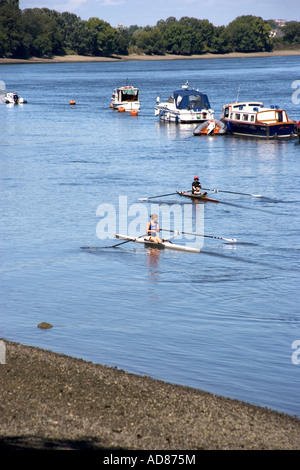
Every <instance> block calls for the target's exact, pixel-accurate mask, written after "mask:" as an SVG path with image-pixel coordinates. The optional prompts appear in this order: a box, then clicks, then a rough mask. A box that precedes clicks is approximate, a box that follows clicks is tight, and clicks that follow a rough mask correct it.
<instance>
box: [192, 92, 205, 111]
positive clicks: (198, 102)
mask: <svg viewBox="0 0 300 470" xmlns="http://www.w3.org/2000/svg"><path fill="white" fill-rule="evenodd" d="M188 107H189V109H193V108H197V109H198V108H203V107H204V103H203V100H202V98H201V96H198V95H190V96H189V104H188Z"/></svg>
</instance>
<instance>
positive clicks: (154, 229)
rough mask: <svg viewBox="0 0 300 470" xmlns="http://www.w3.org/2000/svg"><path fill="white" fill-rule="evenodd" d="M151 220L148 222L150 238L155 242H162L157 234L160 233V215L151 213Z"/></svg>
mask: <svg viewBox="0 0 300 470" xmlns="http://www.w3.org/2000/svg"><path fill="white" fill-rule="evenodd" d="M150 218H151V220H150V221H149V222H148V223H147V229H146V231H147V233H148V235H149V240H150V241H151V242H154V243H162V239H161V238H160V237H159V236H158V235H157V233H159V231H160V228H159V224H158V215H157V214H151V215H150Z"/></svg>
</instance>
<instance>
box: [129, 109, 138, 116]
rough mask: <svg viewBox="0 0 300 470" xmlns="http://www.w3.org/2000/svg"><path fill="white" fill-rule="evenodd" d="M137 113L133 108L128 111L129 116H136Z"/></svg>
mask: <svg viewBox="0 0 300 470" xmlns="http://www.w3.org/2000/svg"><path fill="white" fill-rule="evenodd" d="M138 114H139V113H138V111H137V110H135V109H133V110H132V111H130V116H137V115H138Z"/></svg>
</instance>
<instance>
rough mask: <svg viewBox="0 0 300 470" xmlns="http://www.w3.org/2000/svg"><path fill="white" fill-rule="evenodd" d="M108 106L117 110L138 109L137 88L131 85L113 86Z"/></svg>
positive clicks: (138, 95)
mask: <svg viewBox="0 0 300 470" xmlns="http://www.w3.org/2000/svg"><path fill="white" fill-rule="evenodd" d="M110 106H111V108H113V109H115V110H118V111H139V110H140V107H141V104H140V93H139V89H138V88H136V87H133V86H122V87H119V88H115V89H114V91H113V93H112V97H111V104H110Z"/></svg>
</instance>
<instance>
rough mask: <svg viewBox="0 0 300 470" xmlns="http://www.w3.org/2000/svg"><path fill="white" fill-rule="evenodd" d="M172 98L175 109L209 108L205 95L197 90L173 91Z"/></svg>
mask: <svg viewBox="0 0 300 470" xmlns="http://www.w3.org/2000/svg"><path fill="white" fill-rule="evenodd" d="M173 95H174V98H175V102H176V107H177V109H194V110H200V109H203V108H206V109H208V108H210V103H209V101H208V97H207V95H205V94H204V93H200V92H198V91H192V90H191V91H189V90H187V91H186V92H184V91H180V92H177V93H176V92H174V94H173Z"/></svg>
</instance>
